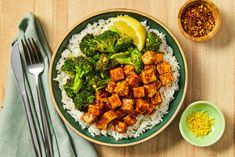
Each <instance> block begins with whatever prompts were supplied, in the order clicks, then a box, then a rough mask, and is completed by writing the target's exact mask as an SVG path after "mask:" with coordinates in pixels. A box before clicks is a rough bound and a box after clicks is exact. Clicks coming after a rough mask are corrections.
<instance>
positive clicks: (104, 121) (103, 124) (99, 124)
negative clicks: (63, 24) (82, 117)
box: [96, 117, 109, 130]
mask: <svg viewBox="0 0 235 157" xmlns="http://www.w3.org/2000/svg"><path fill="white" fill-rule="evenodd" d="M108 124H109V122H108V120H107V119H105V118H103V117H101V118H100V119H99V120H98V122H97V123H96V127H97V128H98V129H102V130H106V129H107V127H108Z"/></svg>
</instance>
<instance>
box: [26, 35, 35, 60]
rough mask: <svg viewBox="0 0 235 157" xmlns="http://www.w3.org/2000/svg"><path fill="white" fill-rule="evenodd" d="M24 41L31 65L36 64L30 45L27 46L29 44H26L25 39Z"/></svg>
mask: <svg viewBox="0 0 235 157" xmlns="http://www.w3.org/2000/svg"><path fill="white" fill-rule="evenodd" d="M24 41H25V43H26V48H27V49H28V52H29V56H30V58H31V61H32V63H33V64H36V63H37V61H36V59H35V55H34V52H33V49H32V47H31V45H30V44H29V42H28V41H27V40H26V39H24Z"/></svg>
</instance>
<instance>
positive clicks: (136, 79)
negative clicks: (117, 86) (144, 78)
mask: <svg viewBox="0 0 235 157" xmlns="http://www.w3.org/2000/svg"><path fill="white" fill-rule="evenodd" d="M140 81H141V78H140V76H139V75H137V74H135V73H132V74H130V75H128V76H127V77H126V82H127V83H128V84H129V85H130V86H131V87H138V86H139V83H140Z"/></svg>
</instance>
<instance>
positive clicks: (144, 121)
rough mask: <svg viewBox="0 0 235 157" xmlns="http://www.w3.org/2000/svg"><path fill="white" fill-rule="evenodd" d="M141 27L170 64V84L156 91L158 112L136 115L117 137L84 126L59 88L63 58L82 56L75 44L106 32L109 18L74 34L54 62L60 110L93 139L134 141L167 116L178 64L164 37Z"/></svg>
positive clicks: (112, 133)
mask: <svg viewBox="0 0 235 157" xmlns="http://www.w3.org/2000/svg"><path fill="white" fill-rule="evenodd" d="M141 24H142V25H143V26H144V27H145V29H146V31H147V32H154V33H156V34H157V35H159V37H160V38H161V40H162V44H161V45H160V50H159V51H161V52H164V60H165V61H168V62H169V63H170V64H171V68H172V71H173V77H174V82H173V83H172V85H171V86H168V87H162V88H161V89H160V93H161V95H162V97H163V102H162V104H161V105H160V106H158V109H157V111H156V112H154V113H153V114H151V115H146V116H144V115H139V116H137V122H136V123H135V124H134V125H133V126H129V127H128V129H127V132H126V133H124V134H120V133H118V132H115V131H112V129H110V128H109V129H108V130H100V129H98V128H96V126H95V124H92V125H88V124H86V123H85V122H84V121H83V120H82V119H81V116H82V115H83V112H81V111H79V110H77V109H76V108H75V105H74V103H73V100H72V99H71V98H69V97H68V96H67V94H66V92H65V90H64V88H63V85H64V84H65V83H66V82H67V79H69V76H68V75H66V74H65V73H63V72H62V71H61V66H62V65H63V64H64V61H65V59H66V58H68V57H71V55H73V56H75V57H77V56H80V55H83V54H82V52H81V50H80V47H79V43H80V42H81V39H82V38H83V37H84V36H85V35H86V34H87V33H90V34H93V35H98V34H101V33H102V32H104V31H106V30H108V28H109V27H110V26H112V18H110V19H108V20H103V19H101V20H99V21H98V22H94V23H93V24H88V25H87V27H86V28H85V29H84V30H83V31H81V32H80V33H79V34H74V35H73V36H72V38H71V39H70V41H69V44H68V47H67V49H65V50H64V51H63V52H62V54H61V58H60V60H59V62H58V63H57V66H56V70H57V72H58V74H57V77H56V78H55V79H54V80H56V81H58V82H59V88H60V89H61V91H62V103H63V107H64V108H65V109H67V110H68V112H69V114H71V116H72V117H73V118H74V119H75V121H78V122H79V124H80V125H81V126H82V128H83V129H85V128H88V131H89V132H90V133H91V135H93V136H97V135H104V136H107V135H110V136H113V137H114V138H115V139H116V140H120V139H123V138H133V137H134V138H136V137H139V136H140V135H141V134H142V133H144V132H145V131H146V130H149V129H151V128H152V127H153V126H155V125H156V124H159V123H160V122H161V121H162V120H163V119H162V118H163V116H164V114H167V113H168V112H167V110H168V108H169V103H170V101H171V100H172V99H174V96H173V95H174V93H175V91H177V90H178V88H179V86H178V78H179V76H180V74H179V69H180V67H179V65H178V62H177V60H176V58H175V56H173V50H172V48H171V47H170V46H168V45H167V43H166V37H165V34H163V33H161V32H159V31H158V30H155V29H151V28H150V27H149V26H147V21H143V22H141Z"/></svg>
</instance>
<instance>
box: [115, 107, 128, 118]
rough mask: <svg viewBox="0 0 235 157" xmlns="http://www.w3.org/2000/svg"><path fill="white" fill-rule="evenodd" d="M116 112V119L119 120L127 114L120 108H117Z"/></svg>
mask: <svg viewBox="0 0 235 157" xmlns="http://www.w3.org/2000/svg"><path fill="white" fill-rule="evenodd" d="M116 113H117V115H118V117H117V119H118V120H121V119H122V118H123V117H125V116H126V115H127V112H125V111H123V110H122V109H118V110H117V111H116Z"/></svg>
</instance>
